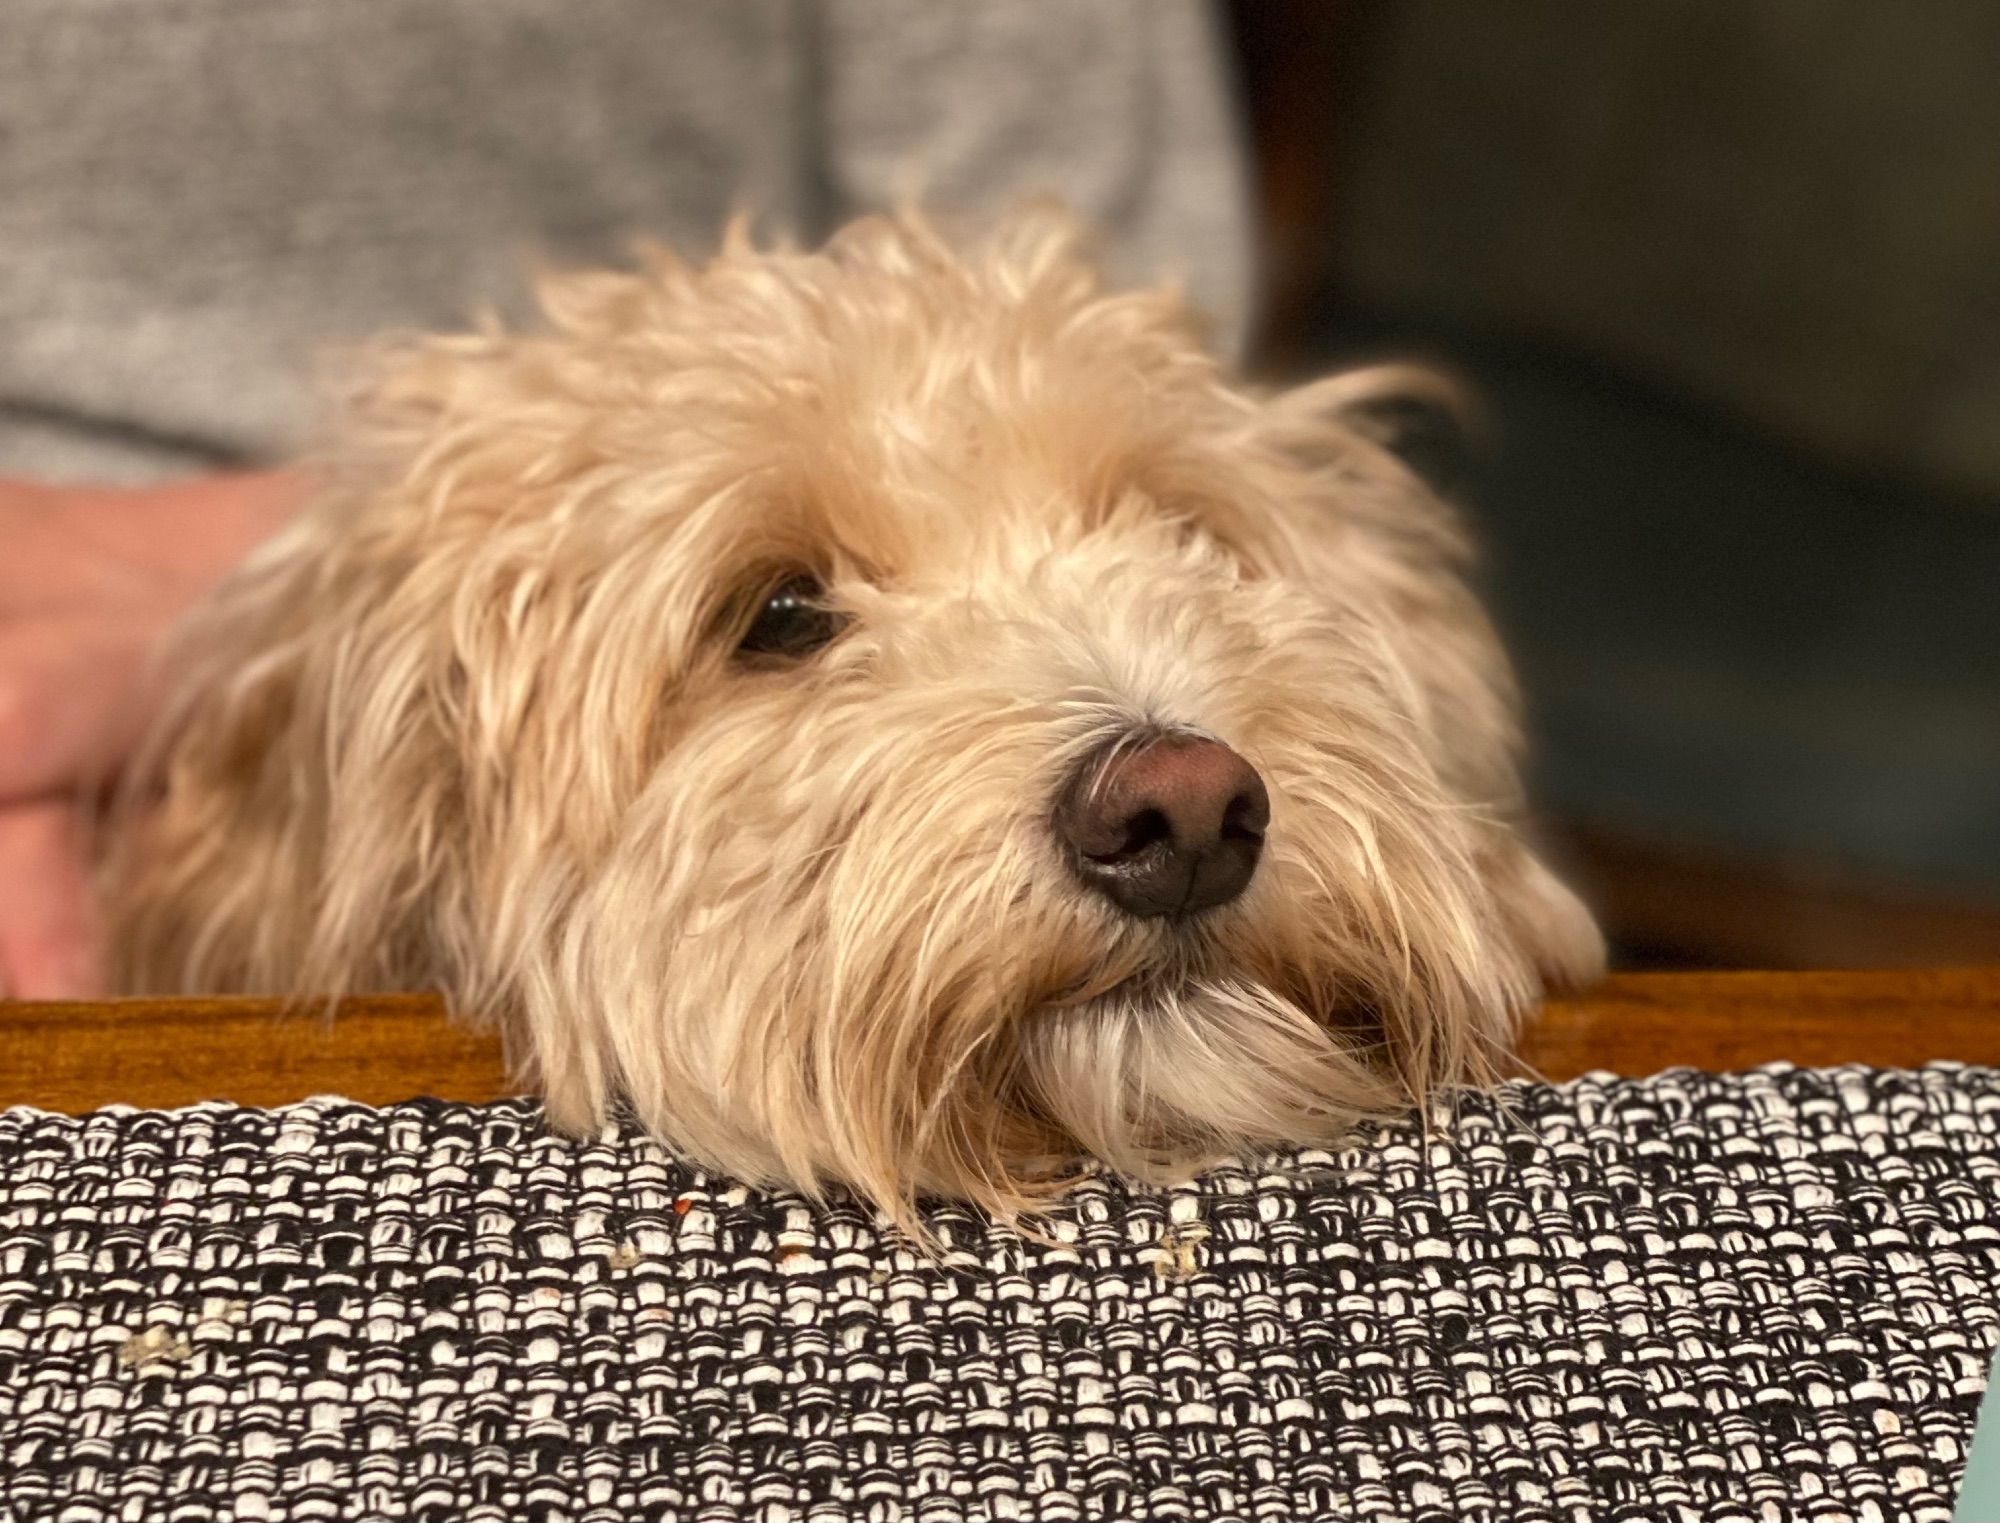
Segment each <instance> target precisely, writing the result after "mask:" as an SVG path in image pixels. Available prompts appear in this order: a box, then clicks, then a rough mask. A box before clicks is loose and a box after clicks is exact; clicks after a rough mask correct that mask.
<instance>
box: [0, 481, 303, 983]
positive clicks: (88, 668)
mask: <svg viewBox="0 0 2000 1523" xmlns="http://www.w3.org/2000/svg"><path fill="white" fill-rule="evenodd" d="M301 491H302V483H301V482H300V480H299V478H298V477H296V476H294V475H292V474H290V473H287V472H281V471H271V472H258V473H243V474H234V475H217V476H204V477H197V478H194V479H191V480H188V481H181V482H174V483H172V484H170V485H166V486H159V487H142V488H78V487H55V486H46V485H40V484H36V483H31V482H23V481H10V480H5V479H0V997H8V996H11V997H13V998H16V999H74V998H79V997H82V996H84V995H87V994H89V993H91V992H93V991H94V989H95V987H96V975H95V969H94V966H93V963H94V958H93V956H92V945H91V934H90V932H91V917H90V894H89V870H88V863H87V862H86V860H85V853H84V843H83V842H82V840H81V836H80V831H79V825H80V821H81V811H80V810H79V809H78V807H77V803H78V798H79V796H80V793H81V792H82V791H83V790H86V789H88V788H90V787H92V786H94V785H98V784H101V783H103V782H105V781H108V780H109V779H110V778H111V777H112V776H114V775H115V774H116V772H117V770H118V767H119V765H120V764H121V763H122V762H123V761H124V759H125V756H126V754H127V752H128V751H129V750H130V748H131V746H132V744H133V742H134V740H135V739H136V738H137V736H138V734H139V731H140V729H141V728H142V726H143V725H144V723H145V719H146V715H147V712H148V708H149V700H150V699H151V698H152V697H153V696H154V695H152V694H150V693H148V692H147V691H145V690H144V688H145V684H144V682H143V680H142V679H143V678H144V677H145V675H146V673H145V663H146V659H147V656H148V654H149V653H150V651H151V650H152V648H153V646H154V644H155V642H156V641H157V640H158V639H159V637H160V636H161V635H162V634H163V633H165V631H166V630H167V628H168V627H169V626H170V625H171V624H172V623H173V622H174V620H175V619H176V618H178V617H179V616H180V614H181V613H182V612H184V611H185V610H186V609H187V608H188V607H189V606H190V605H192V604H193V603H194V602H195V600H196V599H198V598H199V597H200V596H201V595H202V594H203V593H205V592H206V591H208V589H209V588H210V587H212V586H213V585H214V584H215V583H216V582H217V581H219V580H220V579H221V578H222V576H223V575H224V574H225V573H226V572H228V571H229V570H230V569H231V568H233V567H234V566H235V565H236V564H237V563H238V562H239V561H240V560H242V558H243V557H244V556H245V555H246V554H247V553H248V552H249V551H250V549H251V548H252V547H253V546H255V545H256V544H257V543H258V541H260V540H261V539H263V538H264V537H265V536H266V535H268V534H269V533H270V532H271V531H272V530H273V529H275V528H276V527H277V526H278V525H279V524H280V523H281V522H282V521H283V520H284V518H285V516H286V515H287V514H288V513H289V512H290V511H291V510H292V508H293V507H294V506H295V505H296V504H297V502H298V500H299V497H300V494H301Z"/></svg>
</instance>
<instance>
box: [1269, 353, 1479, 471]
mask: <svg viewBox="0 0 2000 1523" xmlns="http://www.w3.org/2000/svg"><path fill="white" fill-rule="evenodd" d="M1275 409H1276V411H1277V413H1278V415H1279V416H1280V418H1281V419H1287V418H1288V419H1290V420H1291V422H1292V423H1293V424H1294V425H1295V427H1294V428H1293V429H1291V430H1287V432H1286V434H1285V436H1284V440H1285V443H1286V444H1287V446H1288V447H1289V448H1290V449H1291V450H1292V452H1293V453H1295V454H1300V455H1309V454H1310V452H1311V451H1310V445H1309V442H1308V430H1301V429H1298V428H1297V427H1296V425H1300V424H1304V425H1308V429H1310V428H1311V426H1313V425H1317V426H1318V428H1320V429H1323V428H1324V426H1325V425H1326V424H1329V423H1331V424H1336V425H1338V426H1339V427H1340V428H1342V429H1344V430H1346V431H1347V432H1349V433H1353V434H1359V435H1360V436H1361V437H1362V438H1364V439H1366V440H1368V441H1369V442H1370V443H1372V444H1376V445H1379V446H1380V447H1381V448H1383V449H1384V450H1387V451H1388V452H1389V453H1390V454H1391V455H1394V456H1395V457H1396V458H1397V459H1398V460H1400V461H1402V463H1403V464H1404V465H1405V466H1407V467H1408V468H1409V469H1410V471H1411V472H1412V473H1413V474H1414V475H1416V476H1417V477H1418V478H1419V479H1420V480H1422V481H1424V482H1425V483H1427V484H1428V485H1429V486H1430V487H1431V489H1432V490H1433V491H1435V492H1438V493H1439V494H1441V495H1445V496H1449V495H1451V494H1453V493H1455V492H1457V491H1458V490H1459V489H1460V488H1461V487H1463V486H1464V485H1465V482H1466V478H1467V477H1468V476H1470V475H1471V473H1472V466H1473V463H1474V461H1475V460H1476V459H1477V457H1478V454H1479V443H1480V440H1481V438H1482V436H1483V435H1484V433H1485V422H1484V419H1483V418H1482V417H1481V415H1480V411H1479V408H1478V407H1477V405H1476V404H1475V402H1474V400H1473V397H1472V394H1471V392H1470V390H1469V389H1468V388H1467V387H1466V386H1465V385H1464V384H1463V383H1462V382H1460V381H1459V380H1458V379H1457V378H1455V377H1453V376H1451V375H1449V374H1447V373H1445V372H1444V371H1441V370H1433V369H1430V368H1429V367H1427V366H1423V365H1403V364H1393V365H1367V366H1363V367H1362V368H1360V369H1357V370H1344V371H1341V372H1340V373H1339V374H1337V375H1330V376H1328V377H1326V378H1325V379H1324V380H1319V381H1314V382H1312V383H1310V384H1309V385H1305V386H1301V387H1299V388H1297V389H1296V390H1294V391H1289V392H1286V393H1285V394H1284V395H1283V396H1281V397H1279V398H1278V399H1277V402H1276V404H1275ZM1324 448H1325V444H1324V437H1323V436H1322V441H1321V449H1322V450H1323V449H1324ZM1307 463H1313V462H1312V461H1311V460H1310V459H1308V461H1307Z"/></svg>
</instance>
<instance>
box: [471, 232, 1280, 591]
mask: <svg viewBox="0 0 2000 1523" xmlns="http://www.w3.org/2000/svg"><path fill="white" fill-rule="evenodd" d="M543 299H544V303H545V306H546V307H547V309H548V311H549V313H550V316H551V318H552V319H553V322H554V325H555V331H554V332H553V333H551V334H549V335H547V336H545V337H542V338H531V339H518V338H517V339H511V340H509V341H508V342H509V345H510V352H509V353H508V355H507V357H506V365H505V377H504V378H503V384H504V383H505V382H511V383H512V384H515V385H519V384H521V383H522V382H523V381H524V380H525V381H526V382H527V383H528V384H530V385H532V386H533V388H534V391H533V395H532V397H531V398H529V399H527V405H526V406H525V407H522V406H519V405H516V406H512V407H496V406H495V405H494V404H495V398H494V397H492V396H490V395H487V394H485V393H484V391H483V390H482V389H479V388H474V389H473V390H472V391H470V392H465V391H464V380H463V378H462V377H460V378H459V379H458V380H457V382H456V383H455V384H457V385H458V386H459V387H460V388H461V396H460V399H459V403H460V406H461V407H462V408H463V410H464V412H465V414H466V416H467V418H468V422H469V426H470V427H473V428H478V427H484V428H486V429H488V430H497V429H499V428H501V427H503V426H505V427H518V426H519V424H520V423H521V422H527V423H528V424H529V426H530V428H531V429H532V428H534V427H535V425H537V424H539V425H540V428H541V429H542V430H545V431H547V433H549V434H551V435H556V436H558V437H553V438H549V439H548V440H547V441H546V443H545V445H544V446H543V448H544V449H545V450H546V449H547V448H560V449H570V450H580V451H586V452H588V454H589V455H590V457H591V465H592V469H591V470H590V471H588V472H587V473H585V476H586V479H588V480H591V481H593V482H595V483H597V484H598V485H599V487H600V489H601V491H602V492H603V494H604V495H606V496H607V497H610V498H613V499H615V500H617V501H618V502H620V503H622V504H623V505H624V506H625V507H626V508H627V509H628V510H630V512H632V513H633V514H635V515H637V516H638V517H639V518H640V519H644V520H650V523H649V525H648V526H647V529H646V531H645V533H644V534H643V535H642V536H641V537H640V538H637V539H634V540H631V541H628V548H630V549H631V550H633V552H634V553H647V552H646V549H645V546H646V545H647V544H648V543H654V544H655V545H656V546H657V542H656V541H653V539H652V536H654V535H657V534H660V533H662V532H664V533H665V534H667V535H668V536H669V541H668V543H667V544H666V545H665V546H658V547H657V548H658V553H662V554H666V555H669V556H671V557H672V558H674V559H675V560H677V561H679V562H681V563H683V564H699V565H702V566H705V567H707V568H710V570H711V573H712V574H713V575H716V576H718V577H722V578H725V579H726V578H730V577H736V578H746V577H747V578H754V577H756V576H757V575H759V574H762V573H764V572H766V571H775V570H777V569H779V568H782V567H785V566H787V565H791V564H795V563H796V564H803V565H805V566H807V567H809V568H811V569H815V570H818V571H820V572H822V573H824V574H827V575H828V576H830V577H831V576H834V575H838V574H841V573H846V574H850V575H860V576H863V577H865V578H868V579H870V580H874V581H877V582H882V583H887V584H907V583H908V582H909V581H910V580H912V579H916V580H925V581H931V582H941V581H951V580H953V579H959V578H962V577H964V576H965V575H967V574H969V573H970V572H972V571H973V570H974V569H975V568H977V567H980V566H984V567H986V568H988V569H991V568H992V567H993V566H994V565H995V564H996V563H997V562H998V561H1000V560H1003V559H1009V558H1011V559H1013V560H1016V561H1018V560H1019V558H1020V557H1021V555H1022V554H1023V553H1024V552H1027V553H1029V554H1032V553H1033V552H1034V550H1035V549H1036V548H1037V547H1047V546H1050V545H1054V544H1059V543H1063V542H1066V541H1068V540H1071V539H1074V538H1075V537H1076V536H1078V535H1081V534H1085V533H1088V532H1090V531H1092V530H1093V529H1096V528H1098V527H1101V526H1102V525H1103V524H1105V523H1106V522H1107V521H1109V520H1112V519H1113V518H1116V519H1118V520H1119V521H1120V522H1122V523H1125V524H1128V525H1130V524H1134V523H1137V522H1139V521H1141V520H1143V519H1146V518H1148V517H1151V518H1155V519H1165V520H1169V521H1172V522H1174V523H1178V524H1183V525H1192V526H1200V527H1202V528H1204V529H1206V530H1207V531H1209V532H1210V533H1213V534H1215V535H1217V536H1218V537H1220V538H1221V539H1222V540H1223V541H1224V542H1225V543H1228V544H1230V545H1231V546H1232V547H1234V548H1237V549H1238V550H1242V551H1246V552H1248V551H1252V550H1259V549H1260V550H1263V551H1265V552H1267V553H1266V555H1265V557H1264V559H1265V560H1266V561H1268V560H1269V558H1270V557H1269V554H1268V552H1269V551H1270V549H1271V539H1272V535H1273V532H1274V529H1275V528H1276V525H1275V524H1274V523H1273V517H1274V514H1273V511H1272V506H1271V504H1270V503H1269V502H1268V501H1267V499H1268V498H1269V497H1270V495H1271V492H1272V487H1271V485H1270V483H1269V481H1268V480H1267V479H1265V476H1264V475H1260V474H1259V473H1258V472H1256V471H1252V470H1248V469H1246V465H1247V463H1248V462H1247V461H1246V456H1245V453H1244V437H1245V434H1246V431H1247V429H1248V427H1249V425H1250V423H1251V421H1252V418H1253V416H1254V413H1255V404H1254V403H1253V402H1252V401H1251V399H1249V398H1248V397H1246V396H1245V395H1244V394H1243V393H1242V392H1241V391H1239V390H1237V389H1235V388H1232V387H1231V386H1230V385H1228V384H1226V382H1225V380H1224V378H1223V377H1222V375H1221V374H1220V372H1219V370H1218V367H1217V365H1216V363H1215V361H1214V360H1213V359H1212V358H1211V357H1210V355H1209V354H1208V353H1207V352H1206V351H1205V350H1204V348H1203V347H1202V344H1201V335H1200V332H1199V325H1198V323H1197V322H1196V320H1195V319H1194V318H1193V317H1192V316H1191V315H1190V313H1189V312H1188V310H1187V309H1186V307H1185V306H1184V305H1183V304H1182V303H1181V302H1180V301H1179V299H1178V297H1177V296H1176V295H1175V293H1173V292H1171V291H1166V290H1161V291H1142V292H1117V293H1106V292H1105V291H1103V290H1102V288H1101V287H1100V284H1099V281H1098V278H1097V276H1096V274H1095V271H1094V269H1093V267H1092V266H1091V265H1090V263H1089V262H1088V261H1087V259H1086V258H1085V257H1083V254H1082V252H1081V250H1080V249H1079V248H1078V246H1077V235H1076V230H1075V228H1074V226H1073V225H1072V224H1069V223H1067V222H1065V221H1062V220H1060V219H1054V218H1050V219H1034V218H1030V219H1025V220H1023V221H1021V222H1018V223H1016V224H1013V225H1012V226H1011V227H1010V228H1009V229H1008V230H1007V232H1006V233H1005V234H1004V235H1003V236H1002V237H1000V238H998V239H996V240H995V241H994V243H993V244H992V245H991V246H990V247H988V248H986V249H985V250H983V251H982V252H980V253H979V254H977V255H974V256H965V255H962V254H960V253H958V252H956V251H954V250H953V249H951V248H949V247H948V246H947V245H945V244H944V243H942V242H941V241H939V240H938V239H937V238H936V237H935V236H934V235H932V234H931V233H930V232H929V231H928V230H927V229H925V228H924V227H922V226H921V225H920V224H913V223H908V222H894V221H874V222H867V223H862V224H858V225H857V226H856V227H854V228H852V229H850V230H849V231H848V232H847V233H846V234H844V235H843V236H841V237H839V238H837V239H836V240H835V241H834V242H833V243H832V244H831V245H829V246H828V247H827V248H826V249H824V250H821V251H818V252H814V253H777V254H773V253H769V252H764V251H759V250H755V249H752V248H751V247H749V246H748V244H747V243H746V242H744V241H742V240H741V239H740V238H732V239H731V241H730V242H729V244H728V245H727V246H726V247H725V249H724V251H723V252H722V254H721V255H720V256H719V257H718V258H716V259H715V260H714V261H712V262H711V263H709V264H707V265H706V266H702V267H695V266H691V265H688V264H684V263H682V262H680V261H678V260H676V259H673V258H671V257H669V256H665V255H655V256H654V257H652V258H651V259H650V260H649V261H648V264H647V266H646V268H644V269H642V270H640V271H638V272H633V273H616V274H591V275H584V276H566V277H565V276H559V277H553V278H551V279H549V280H548V281H546V282H545V283H544V287H543ZM524 360H525V363H524ZM551 383H553V384H551ZM565 403H567V404H569V405H568V406H567V408H566V407H565V405H564V404H565ZM522 414H525V415H526V416H525V417H522V416H521V415H522ZM510 415H513V416H511V417H510ZM517 447H518V440H517ZM544 468H545V469H546V461H545V458H544ZM575 480H576V477H575V476H571V477H570V478H569V484H570V485H572V486H573V484H574V481H575ZM1290 527H1296V525H1292V526H1290ZM1265 569H1270V568H1269V566H1268V565H1267V566H1266V568H1265Z"/></svg>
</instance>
